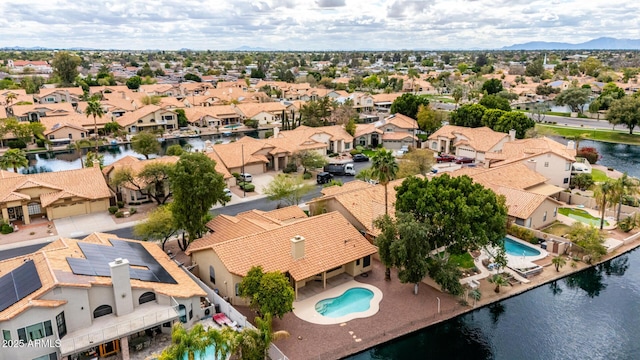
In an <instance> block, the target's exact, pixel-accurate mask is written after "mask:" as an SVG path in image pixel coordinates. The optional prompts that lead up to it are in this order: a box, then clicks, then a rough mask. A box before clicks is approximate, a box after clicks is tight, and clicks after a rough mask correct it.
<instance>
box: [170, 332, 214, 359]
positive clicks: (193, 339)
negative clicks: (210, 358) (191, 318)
mask: <svg viewBox="0 0 640 360" xmlns="http://www.w3.org/2000/svg"><path fill="white" fill-rule="evenodd" d="M209 345H210V341H209V339H208V338H207V332H206V331H205V329H204V327H203V326H202V324H196V325H195V326H194V327H193V328H191V330H186V329H185V328H184V327H183V326H182V324H181V323H176V324H174V325H173V328H172V329H171V345H170V346H169V347H168V348H166V349H164V350H163V351H162V354H161V355H160V360H175V359H183V358H184V357H185V356H186V358H187V359H188V360H196V353H204V351H205V349H206V348H207V347H208V346H209Z"/></svg>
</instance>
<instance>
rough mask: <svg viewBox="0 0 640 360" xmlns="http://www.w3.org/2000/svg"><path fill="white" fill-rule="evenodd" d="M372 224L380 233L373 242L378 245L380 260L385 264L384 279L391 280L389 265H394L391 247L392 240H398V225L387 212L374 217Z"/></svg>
mask: <svg viewBox="0 0 640 360" xmlns="http://www.w3.org/2000/svg"><path fill="white" fill-rule="evenodd" d="M374 226H375V227H376V228H378V229H380V234H379V235H378V236H377V237H376V240H375V243H376V246H377V247H378V255H379V256H380V262H382V264H383V265H384V266H385V271H384V279H385V280H386V281H391V267H393V266H395V257H394V253H393V251H392V247H393V244H394V242H395V241H396V240H398V227H397V226H396V222H395V221H394V220H393V219H391V216H389V215H388V214H385V215H383V216H380V217H379V218H377V219H375V221H374Z"/></svg>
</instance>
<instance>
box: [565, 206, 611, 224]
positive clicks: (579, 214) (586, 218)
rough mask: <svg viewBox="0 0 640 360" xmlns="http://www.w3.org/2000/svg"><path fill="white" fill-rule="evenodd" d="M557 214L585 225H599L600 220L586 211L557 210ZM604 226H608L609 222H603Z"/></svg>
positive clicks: (572, 209)
mask: <svg viewBox="0 0 640 360" xmlns="http://www.w3.org/2000/svg"><path fill="white" fill-rule="evenodd" d="M558 213H560V214H562V215H564V216H567V217H570V218H572V219H575V220H578V221H580V222H582V223H585V224H587V225H593V226H598V225H600V218H599V217H595V216H593V215H591V214H590V213H589V212H588V211H586V210H582V209H574V208H559V209H558ZM604 225H605V226H609V222H608V221H607V220H605V221H604Z"/></svg>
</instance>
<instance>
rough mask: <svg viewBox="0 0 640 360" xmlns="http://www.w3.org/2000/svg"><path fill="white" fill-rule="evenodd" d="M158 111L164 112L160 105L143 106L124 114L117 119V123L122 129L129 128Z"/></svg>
mask: <svg viewBox="0 0 640 360" xmlns="http://www.w3.org/2000/svg"><path fill="white" fill-rule="evenodd" d="M158 110H162V108H161V107H160V106H158V105H147V106H143V107H141V108H139V109H138V110H135V111H132V112H127V113H124V114H123V115H122V116H120V117H118V118H116V122H117V123H118V124H119V125H120V126H122V127H127V126H129V125H131V124H135V123H136V122H137V121H138V120H140V119H141V118H143V117H145V116H147V115H149V114H152V113H154V112H156V111H158Z"/></svg>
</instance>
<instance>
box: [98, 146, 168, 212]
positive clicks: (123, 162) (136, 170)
mask: <svg viewBox="0 0 640 360" xmlns="http://www.w3.org/2000/svg"><path fill="white" fill-rule="evenodd" d="M179 159H180V158H179V157H178V156H162V157H159V158H155V159H148V160H140V159H138V158H136V157H133V156H125V157H123V158H121V159H119V160H118V161H116V162H114V163H112V164H110V165H109V166H105V167H104V168H103V169H102V173H103V174H104V177H105V179H106V181H107V183H111V181H112V180H113V178H114V176H115V174H116V173H117V172H118V171H119V170H128V171H130V172H131V174H132V176H133V177H134V178H135V180H134V181H133V183H125V184H122V185H121V186H120V187H119V188H118V189H115V190H116V191H117V192H118V193H119V194H120V196H122V201H124V202H125V203H127V204H131V203H135V204H139V203H145V202H150V201H152V200H153V199H152V198H151V197H150V196H149V191H153V193H152V194H156V196H160V197H162V196H167V195H169V194H170V193H171V189H170V188H169V181H168V180H167V181H166V182H164V186H162V187H159V188H153V189H148V187H149V184H148V183H146V182H145V181H144V180H143V179H140V178H138V174H140V172H142V171H143V170H144V168H145V167H146V166H147V165H149V164H159V163H162V164H175V163H176V162H178V160H179Z"/></svg>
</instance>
